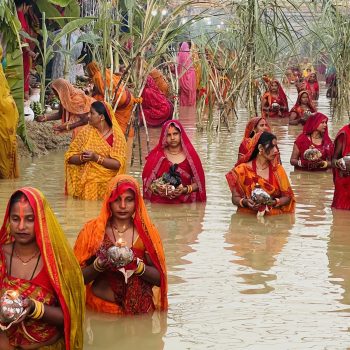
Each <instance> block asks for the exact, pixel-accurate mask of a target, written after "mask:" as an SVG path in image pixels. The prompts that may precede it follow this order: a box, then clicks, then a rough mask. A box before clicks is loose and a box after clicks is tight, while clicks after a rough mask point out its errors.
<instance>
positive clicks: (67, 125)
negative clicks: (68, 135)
mask: <svg viewBox="0 0 350 350" xmlns="http://www.w3.org/2000/svg"><path fill="white" fill-rule="evenodd" d="M66 130H67V131H69V130H70V128H69V123H67V124H66Z"/></svg>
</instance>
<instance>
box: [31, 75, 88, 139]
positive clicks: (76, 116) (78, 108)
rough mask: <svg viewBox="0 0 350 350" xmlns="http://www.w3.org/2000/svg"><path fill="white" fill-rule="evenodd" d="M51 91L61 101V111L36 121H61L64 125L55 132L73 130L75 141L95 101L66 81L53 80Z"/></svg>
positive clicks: (56, 126)
mask: <svg viewBox="0 0 350 350" xmlns="http://www.w3.org/2000/svg"><path fill="white" fill-rule="evenodd" d="M51 89H52V91H53V92H54V94H55V95H56V96H57V97H58V98H59V100H60V108H59V111H58V112H57V113H55V114H51V115H45V114H44V115H42V116H39V117H38V118H37V119H36V120H37V121H38V122H46V121H50V120H59V119H61V120H62V124H61V125H55V126H54V130H55V131H57V132H64V131H70V130H73V133H72V139H74V138H75V137H76V136H77V134H78V132H79V131H80V130H81V128H82V127H83V126H84V125H86V124H87V122H88V113H89V111H90V106H91V103H92V102H94V101H95V100H94V99H93V98H91V97H90V96H87V95H85V93H84V91H82V90H80V89H76V88H75V87H74V86H73V85H72V84H71V83H69V82H68V81H67V80H64V79H56V80H53V81H52V83H51Z"/></svg>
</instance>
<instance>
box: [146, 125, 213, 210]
mask: <svg viewBox="0 0 350 350" xmlns="http://www.w3.org/2000/svg"><path fill="white" fill-rule="evenodd" d="M146 159H147V160H146V164H145V167H144V169H143V172H142V182H143V197H144V198H145V199H149V200H150V201H151V202H155V203H167V204H177V203H192V202H205V201H206V190H205V177H204V170H203V167H202V162H201V160H200V158H199V156H198V154H197V152H196V150H195V149H194V147H193V145H192V143H191V142H190V140H189V138H188V136H187V134H186V132H185V129H184V128H183V126H182V125H181V123H180V122H179V121H178V120H169V121H167V122H166V123H165V124H164V125H163V127H162V131H161V134H160V138H159V142H158V145H157V146H156V147H155V148H154V149H153V150H152V151H151V152H150V153H149V155H148V156H147V157H146ZM173 165H175V166H176V167H177V169H176V172H177V175H178V176H179V177H181V185H180V186H178V187H177V188H176V189H175V190H172V191H167V190H166V189H165V188H164V187H162V186H156V185H155V184H156V183H157V181H156V180H157V179H159V178H161V177H162V175H163V174H164V173H168V172H169V169H170V167H171V166H173Z"/></svg>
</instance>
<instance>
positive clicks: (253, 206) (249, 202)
mask: <svg viewBox="0 0 350 350" xmlns="http://www.w3.org/2000/svg"><path fill="white" fill-rule="evenodd" d="M243 204H244V206H246V207H248V208H249V209H252V210H254V211H258V210H259V207H260V204H257V203H255V202H254V201H253V200H252V199H250V198H247V199H245V201H243Z"/></svg>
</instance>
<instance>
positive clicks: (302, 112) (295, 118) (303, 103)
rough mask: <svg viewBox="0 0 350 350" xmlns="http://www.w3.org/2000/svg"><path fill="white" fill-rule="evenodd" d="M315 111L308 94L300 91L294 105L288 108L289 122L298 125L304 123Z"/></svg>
mask: <svg viewBox="0 0 350 350" xmlns="http://www.w3.org/2000/svg"><path fill="white" fill-rule="evenodd" d="M313 113H316V108H315V106H314V105H313V103H312V101H311V99H310V95H309V93H308V92H307V91H305V90H304V91H301V92H299V94H298V98H297V101H296V102H295V105H294V106H293V108H292V109H291V110H290V114H289V124H290V125H298V124H305V123H306V121H307V120H308V118H309V117H310V116H311V115H312V114H313Z"/></svg>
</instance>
